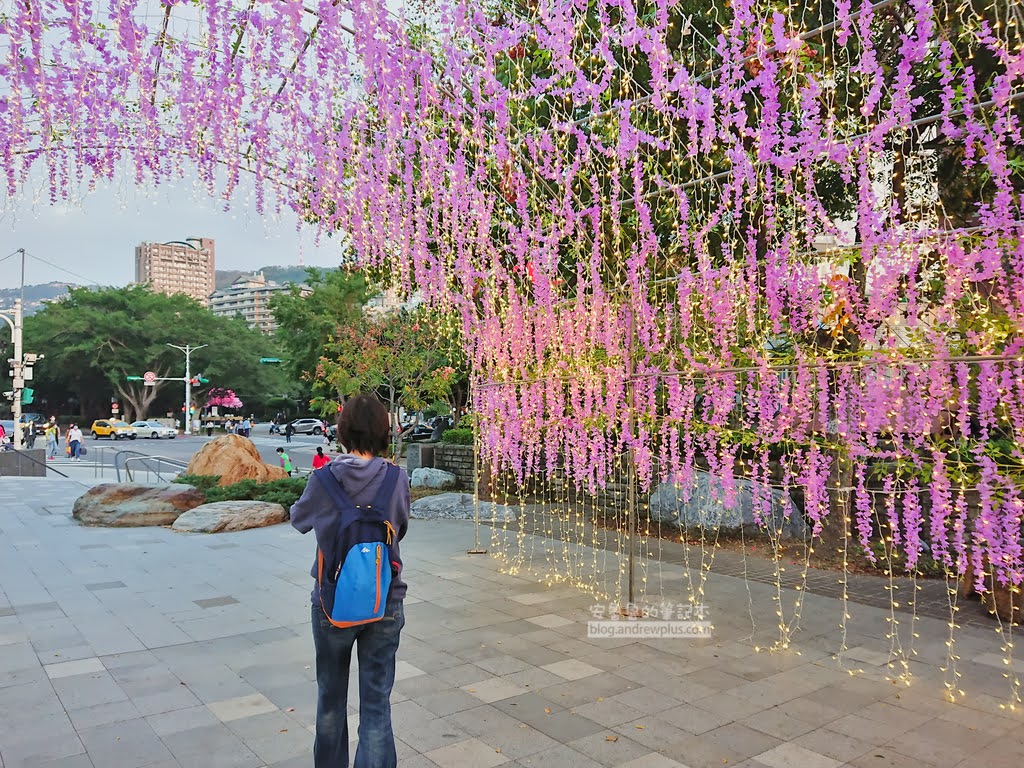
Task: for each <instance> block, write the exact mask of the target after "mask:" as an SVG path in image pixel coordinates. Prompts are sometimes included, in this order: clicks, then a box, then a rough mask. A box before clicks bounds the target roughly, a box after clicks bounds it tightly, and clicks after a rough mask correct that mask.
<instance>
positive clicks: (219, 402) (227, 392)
mask: <svg viewBox="0 0 1024 768" xmlns="http://www.w3.org/2000/svg"><path fill="white" fill-rule="evenodd" d="M243 406H244V403H243V402H242V401H241V400H239V399H238V395H236V394H235V392H234V390H231V389H224V388H223V387H214V388H213V389H211V390H210V391H209V393H208V394H207V397H206V404H205V405H204V406H203V407H204V408H227V409H229V410H237V409H239V408H241V407H243Z"/></svg>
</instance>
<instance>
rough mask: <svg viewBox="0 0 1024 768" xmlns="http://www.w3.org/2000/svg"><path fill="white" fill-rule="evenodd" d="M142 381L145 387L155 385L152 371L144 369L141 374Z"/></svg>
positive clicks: (154, 375) (154, 376)
mask: <svg viewBox="0 0 1024 768" xmlns="http://www.w3.org/2000/svg"><path fill="white" fill-rule="evenodd" d="M142 383H143V384H145V385H146V386H147V387H152V386H155V385H156V374H155V373H153V372H152V371H146V372H145V373H144V374H143V375H142Z"/></svg>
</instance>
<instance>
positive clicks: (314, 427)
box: [292, 419, 327, 435]
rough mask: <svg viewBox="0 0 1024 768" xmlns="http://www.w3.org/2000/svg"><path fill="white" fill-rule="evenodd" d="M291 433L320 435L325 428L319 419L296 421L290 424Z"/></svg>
mask: <svg viewBox="0 0 1024 768" xmlns="http://www.w3.org/2000/svg"><path fill="white" fill-rule="evenodd" d="M292 431H294V433H295V434H296V435H322V434H323V433H324V432H326V431H327V426H326V425H325V424H324V423H323V422H322V421H321V420H320V419H296V420H295V421H293V422H292Z"/></svg>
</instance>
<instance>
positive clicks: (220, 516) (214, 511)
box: [173, 501, 288, 533]
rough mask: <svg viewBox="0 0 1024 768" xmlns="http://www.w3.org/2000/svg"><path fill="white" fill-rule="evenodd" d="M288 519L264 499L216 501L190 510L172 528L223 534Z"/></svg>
mask: <svg viewBox="0 0 1024 768" xmlns="http://www.w3.org/2000/svg"><path fill="white" fill-rule="evenodd" d="M287 519H288V513H287V511H285V508H284V507H282V506H281V505H280V504H271V503H269V502H266V501H216V502H213V503H211V504H202V505H200V506H198V507H195V508H193V509H190V510H189V511H188V512H185V513H184V514H183V515H181V517H179V518H178V519H177V520H175V521H174V526H173V527H174V530H176V531H183V532H187V533H223V532H226V531H244V530H246V529H248V528H262V527H264V526H267V525H277V524H278V523H283V522H284V521H285V520H287Z"/></svg>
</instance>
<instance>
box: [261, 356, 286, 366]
mask: <svg viewBox="0 0 1024 768" xmlns="http://www.w3.org/2000/svg"><path fill="white" fill-rule="evenodd" d="M281 362H282V361H281V358H279V357H261V358H260V365H278V364H279V363H281Z"/></svg>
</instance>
